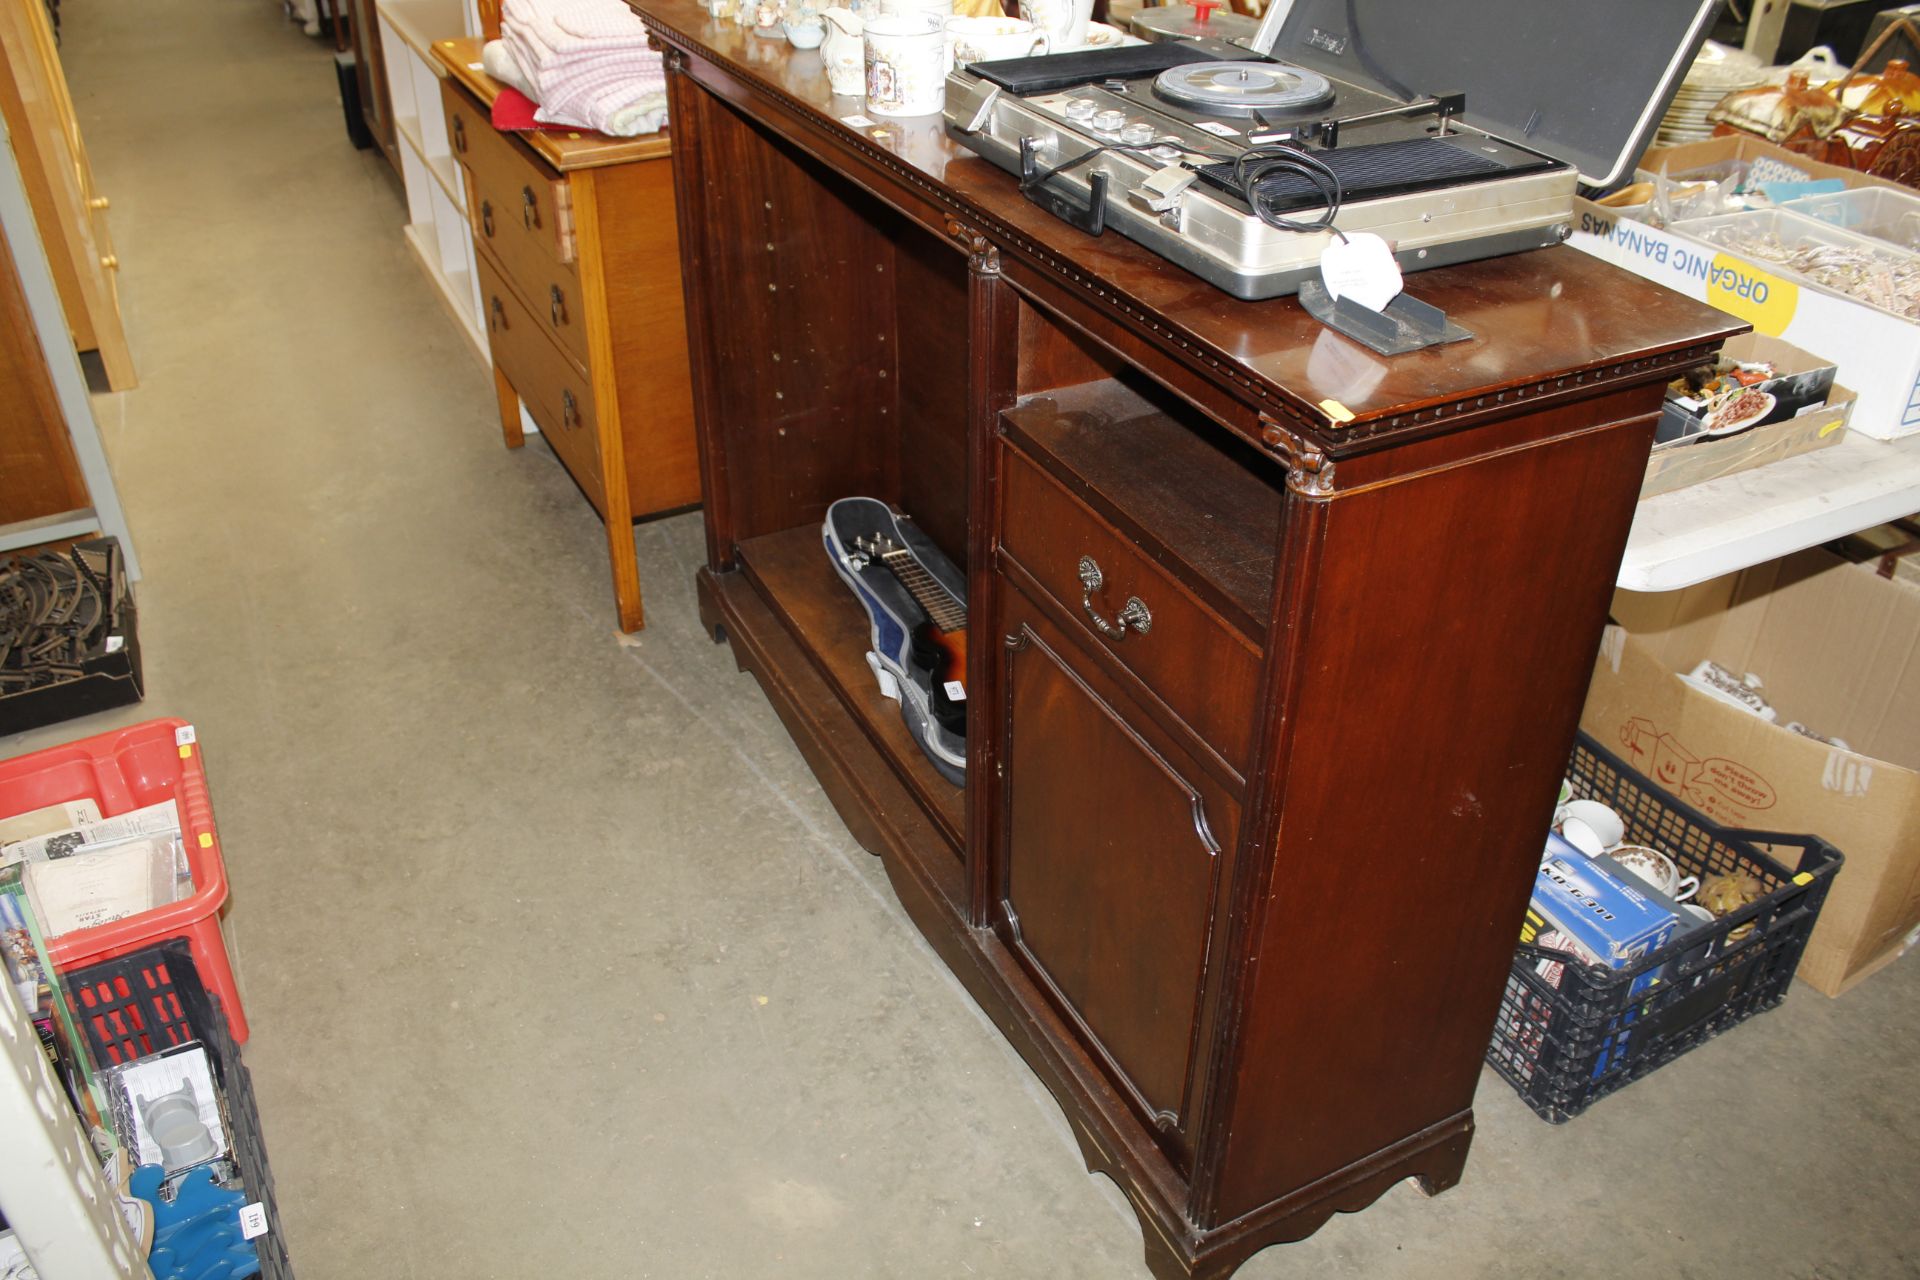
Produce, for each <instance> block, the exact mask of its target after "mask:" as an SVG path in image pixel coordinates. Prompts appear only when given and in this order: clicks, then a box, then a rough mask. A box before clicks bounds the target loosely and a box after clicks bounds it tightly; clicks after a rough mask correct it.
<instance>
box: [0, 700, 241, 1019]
mask: <svg viewBox="0 0 1920 1280" xmlns="http://www.w3.org/2000/svg"><path fill="white" fill-rule="evenodd" d="M187 727H188V726H187V722H186V721H184V720H149V721H147V722H146V723H144V724H137V725H134V726H133V727H132V728H128V729H116V730H114V731H113V732H111V733H102V734H99V735H97V736H95V737H91V738H82V739H81V740H80V741H78V742H69V743H67V744H66V745H65V746H59V747H49V748H47V749H46V750H44V751H35V752H32V753H31V754H29V755H24V756H15V757H14V758H13V759H11V760H5V761H0V813H22V812H25V811H26V810H29V809H38V808H42V807H44V806H46V805H50V804H59V803H60V802H61V801H64V800H81V799H91V800H93V802H94V803H95V804H98V805H99V806H100V814H101V816H102V817H112V816H113V815H114V814H117V813H125V812H126V811H127V810H129V809H138V808H142V807H143V806H146V805H150V804H160V803H161V802H163V801H166V800H169V799H171V800H172V801H174V802H175V804H177V805H178V806H179V809H180V830H181V835H182V838H183V839H184V840H185V841H186V846H187V865H188V867H189V868H190V869H191V870H192V872H193V893H192V894H191V895H190V896H188V897H185V898H182V899H181V900H180V901H178V902H175V903H172V904H170V905H168V906H164V907H156V908H155V909H153V910H152V911H143V912H141V913H140V914H139V915H137V916H129V917H127V918H126V919H125V920H116V921H114V922H113V923H112V924H103V925H97V926H95V927H94V928H91V929H77V930H75V931H74V932H72V933H66V934H62V935H60V936H59V937H58V938H53V939H50V940H49V941H48V943H47V952H48V955H49V957H50V958H51V959H52V960H53V963H54V966H55V967H56V968H58V969H60V970H61V971H63V972H70V971H72V970H74V969H79V968H84V967H85V966H87V965H90V964H96V963H98V962H99V961H102V960H111V959H114V958H115V957H118V956H123V955H126V954H128V953H129V952H133V951H138V950H140V949H141V948H142V947H149V946H152V945H153V944H154V943H156V942H160V941H163V940H164V939H167V938H185V939H186V940H187V942H188V944H189V946H190V947H191V948H192V950H193V959H194V964H195V966H196V967H197V968H198V969H199V971H200V977H201V980H202V981H203V982H205V983H206V985H207V988H208V989H209V990H210V991H212V992H213V993H214V994H216V995H218V996H219V997H220V1004H221V1007H222V1009H223V1011H224V1012H225V1013H226V1015H227V1023H228V1026H229V1028H230V1029H231V1030H232V1032H233V1038H234V1039H235V1040H236V1041H240V1042H244V1041H245V1040H246V1038H247V1015H246V1011H245V1010H244V1009H242V1008H241V1006H240V992H239V991H238V989H236V987H235V985H234V981H233V966H232V965H231V964H230V963H228V961H227V944H226V940H225V939H224V938H222V937H221V936H220V909H221V907H223V906H225V905H226V901H227V866H226V863H225V862H224V861H223V860H222V859H221V857H220V833H219V832H218V831H216V830H215V829H214V825H213V800H212V798H211V797H210V796H209V795H208V793H207V772H206V768H205V766H204V765H203V764H202V763H201V760H200V746H199V744H198V743H189V744H186V745H182V744H180V743H179V742H178V741H177V740H176V734H177V732H178V731H179V730H181V729H185V728H187Z"/></svg>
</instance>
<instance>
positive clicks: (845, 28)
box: [820, 5, 867, 98]
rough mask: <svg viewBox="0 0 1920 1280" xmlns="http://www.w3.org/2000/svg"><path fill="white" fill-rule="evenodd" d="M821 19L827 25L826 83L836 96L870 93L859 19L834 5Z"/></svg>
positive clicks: (823, 50) (823, 53)
mask: <svg viewBox="0 0 1920 1280" xmlns="http://www.w3.org/2000/svg"><path fill="white" fill-rule="evenodd" d="M820 16H821V17H822V18H824V19H825V20H826V24H827V38H826V40H825V42H824V43H822V44H821V46H820V57H821V60H822V61H824V62H825V63H826V64H827V80H828V82H829V83H830V84H831V85H832V86H833V91H834V92H835V93H837V94H839V95H841V96H843V97H848V98H857V97H859V96H860V95H861V94H863V93H865V92H866V91H867V44H866V41H865V40H864V39H863V38H862V23H861V21H860V15H859V14H857V13H855V12H854V11H853V10H851V9H847V8H843V7H841V6H839V5H835V6H834V7H833V8H831V9H824V10H822V11H821V13H820Z"/></svg>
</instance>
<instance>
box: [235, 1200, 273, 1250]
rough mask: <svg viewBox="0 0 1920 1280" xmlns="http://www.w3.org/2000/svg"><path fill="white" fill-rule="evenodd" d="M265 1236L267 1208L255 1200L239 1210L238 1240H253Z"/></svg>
mask: <svg viewBox="0 0 1920 1280" xmlns="http://www.w3.org/2000/svg"><path fill="white" fill-rule="evenodd" d="M265 1234H267V1206H265V1205H264V1204H261V1203H260V1202H259V1201H258V1200H255V1201H254V1202H253V1203H252V1204H250V1205H248V1206H246V1207H245V1208H243V1209H242V1210H240V1238H241V1239H242V1240H253V1239H256V1238H257V1237H259V1236H263V1235H265Z"/></svg>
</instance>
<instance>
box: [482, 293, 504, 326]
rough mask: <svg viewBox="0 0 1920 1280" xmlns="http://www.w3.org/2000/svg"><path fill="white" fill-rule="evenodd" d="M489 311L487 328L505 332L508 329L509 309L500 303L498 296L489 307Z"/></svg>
mask: <svg viewBox="0 0 1920 1280" xmlns="http://www.w3.org/2000/svg"><path fill="white" fill-rule="evenodd" d="M487 312H488V316H487V328H489V329H498V330H500V331H501V332H502V333H505V332H506V330H507V309H506V308H505V307H503V306H501V305H500V299H499V297H497V296H496V297H495V298H494V299H493V305H492V306H491V307H489V308H487Z"/></svg>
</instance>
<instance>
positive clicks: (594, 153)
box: [433, 36, 673, 173]
mask: <svg viewBox="0 0 1920 1280" xmlns="http://www.w3.org/2000/svg"><path fill="white" fill-rule="evenodd" d="M483 43H485V42H484V41H482V40H481V39H480V37H479V36H461V37H459V38H458V39H454V40H436V41H434V42H433V56H434V58H435V59H437V60H438V61H439V63H440V65H441V66H443V67H445V68H446V69H447V73H448V74H449V75H451V76H452V77H453V78H454V79H455V80H456V81H458V82H459V84H460V86H461V87H462V88H464V89H466V90H468V91H469V92H471V93H472V94H473V96H474V97H476V98H478V99H480V105H482V106H484V107H486V108H487V109H488V110H492V109H493V100H494V99H495V98H497V97H499V96H500V90H501V88H502V86H501V84H500V82H499V81H498V80H495V79H494V78H493V77H492V76H490V75H488V74H487V73H486V72H484V71H482V70H481V69H480V47H481V45H482V44H483ZM514 136H515V137H517V138H519V139H520V140H521V141H522V142H524V143H526V144H527V145H528V146H529V147H532V148H533V150H534V153H535V154H537V155H538V156H539V157H540V158H541V159H542V160H545V161H546V162H547V163H548V164H550V165H552V166H553V167H554V168H556V169H558V170H560V171H561V172H562V173H565V172H567V171H568V170H570V169H598V168H601V167H602V166H605V165H610V164H627V163H629V162H630V161H634V160H659V159H661V158H663V157H665V156H669V155H672V154H673V144H672V142H671V141H670V140H669V139H668V137H667V135H666V134H664V133H653V134H648V135H647V136H645V137H642V138H610V137H608V136H607V135H606V134H604V133H595V132H594V131H593V130H591V129H581V130H579V131H578V132H568V133H550V132H547V131H546V130H542V129H528V130H526V131H524V132H521V133H517V134H515V135H514Z"/></svg>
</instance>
